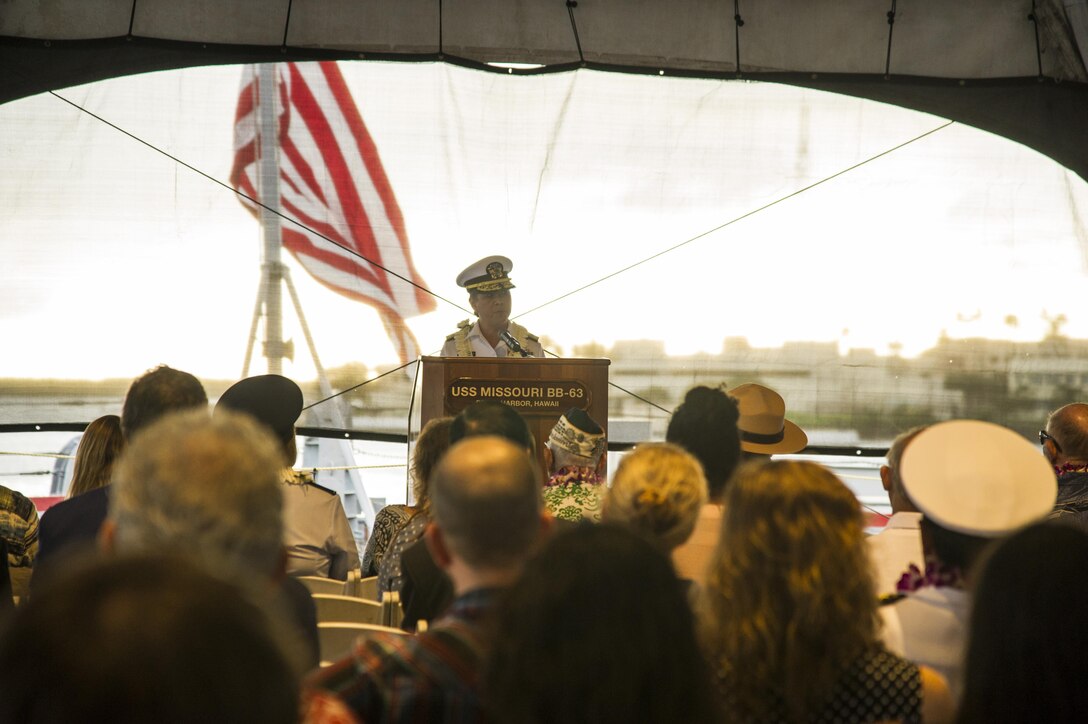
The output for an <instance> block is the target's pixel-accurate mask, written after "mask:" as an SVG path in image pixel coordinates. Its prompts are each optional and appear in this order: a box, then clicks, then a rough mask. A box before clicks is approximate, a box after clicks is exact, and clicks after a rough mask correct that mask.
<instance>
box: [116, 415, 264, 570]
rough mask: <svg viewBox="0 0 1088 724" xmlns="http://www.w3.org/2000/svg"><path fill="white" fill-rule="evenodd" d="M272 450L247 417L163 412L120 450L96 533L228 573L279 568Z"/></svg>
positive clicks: (122, 545) (129, 547) (121, 545)
mask: <svg viewBox="0 0 1088 724" xmlns="http://www.w3.org/2000/svg"><path fill="white" fill-rule="evenodd" d="M280 456H281V453H280V450H279V448H278V446H277V445H276V442H275V440H273V438H272V437H271V435H270V434H269V433H268V432H267V431H265V430H264V429H263V428H261V427H260V426H259V425H258V424H257V423H256V422H255V421H254V420H252V419H250V418H249V417H248V416H245V415H242V414H238V413H227V412H224V411H218V412H217V413H216V414H215V415H214V416H209V415H208V414H207V413H206V412H204V411H200V412H192V413H184V414H178V415H172V416H170V417H167V418H164V419H163V420H161V421H160V422H158V423H155V424H154V425H152V426H151V427H149V428H148V429H147V430H146V431H145V432H144V433H143V434H141V435H140V436H138V437H137V438H136V439H135V440H134V441H133V443H132V444H131V446H130V448H129V450H128V451H127V452H126V454H125V455H124V456H122V458H121V461H120V464H119V465H118V466H117V470H116V472H115V474H114V482H113V485H114V491H113V495H112V496H111V498H110V507H109V515H108V517H107V519H106V526H105V530H104V531H103V536H104V537H105V538H107V539H108V540H110V541H111V542H112V543H113V545H114V546H115V547H116V548H117V549H118V550H124V551H148V550H152V551H154V550H164V549H179V550H181V551H183V552H185V553H186V554H187V555H188V556H189V557H191V558H194V559H196V560H198V561H200V562H201V563H202V565H204V566H205V567H207V568H215V569H218V572H221V573H226V574H228V575H230V576H235V575H238V574H247V575H248V574H256V575H259V576H266V577H271V576H274V575H276V574H277V573H279V569H280V568H281V567H282V565H283V538H282V530H283V492H282V490H281V488H280V471H281V467H282V466H281V463H280Z"/></svg>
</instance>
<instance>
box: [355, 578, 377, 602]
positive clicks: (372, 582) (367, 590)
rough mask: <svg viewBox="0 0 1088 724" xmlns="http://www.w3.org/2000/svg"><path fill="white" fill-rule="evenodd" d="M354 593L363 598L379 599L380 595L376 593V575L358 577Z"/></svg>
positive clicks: (369, 599)
mask: <svg viewBox="0 0 1088 724" xmlns="http://www.w3.org/2000/svg"><path fill="white" fill-rule="evenodd" d="M355 591H356V593H355V595H356V596H358V597H359V598H365V599H366V600H368V601H380V600H381V597H380V596H379V595H378V577H377V576H370V577H368V578H360V579H359V582H358V583H357V584H356V586H355Z"/></svg>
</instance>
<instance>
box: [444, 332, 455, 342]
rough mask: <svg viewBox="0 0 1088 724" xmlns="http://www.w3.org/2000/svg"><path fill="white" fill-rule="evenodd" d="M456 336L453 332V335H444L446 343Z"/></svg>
mask: <svg viewBox="0 0 1088 724" xmlns="http://www.w3.org/2000/svg"><path fill="white" fill-rule="evenodd" d="M456 336H457V332H454V333H453V334H447V335H446V341H447V342H449V341H450V340H451V339H453V338H454V337H456Z"/></svg>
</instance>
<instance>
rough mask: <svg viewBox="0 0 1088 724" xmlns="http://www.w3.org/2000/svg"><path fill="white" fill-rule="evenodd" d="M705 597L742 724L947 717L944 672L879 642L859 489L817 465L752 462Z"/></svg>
mask: <svg viewBox="0 0 1088 724" xmlns="http://www.w3.org/2000/svg"><path fill="white" fill-rule="evenodd" d="M724 503H725V504H724V514H723V521H722V528H721V534H720V538H719V541H718V547H717V550H716V551H715V554H714V557H713V559H712V562H711V565H710V568H709V570H708V572H707V580H706V586H705V588H704V590H703V594H702V599H701V606H700V608H701V616H702V635H703V644H704V646H705V648H706V650H707V653H708V655H709V656H710V658H711V661H712V663H713V665H714V668H715V670H716V671H717V675H718V684H719V690H720V692H721V694H722V699H723V704H724V705H725V708H726V711H727V713H728V714H730V715H731V717H732V719H733V720H735V721H745V722H778V721H879V720H903V721H918V720H919V718H921V719H922V720H924V721H943V720H946V719H948V718H949V717H951V715H952V709H953V705H952V700H951V696H950V694H949V691H948V686H947V684H946V683H945V682H944V680H943V679H942V678H941V677H940V675H938V674H936V673H935V672H934V671H932V670H930V669H927V668H925V667H919V666H916V665H915V664H913V663H910V662H909V661H907V660H905V659H903V658H900V657H898V656H896V655H894V654H891V653H889V652H888V651H887V650H886V649H885V648H884V647H883V646H882V644H881V643H880V633H879V626H880V618H879V616H878V613H877V598H876V593H875V584H874V581H873V575H872V572H871V570H870V564H869V558H868V549H867V548H866V545H865V536H864V520H863V517H862V513H861V507H860V505H859V504H858V501H857V499H856V498H855V497H854V494H853V493H852V492H851V491H850V490H849V488H847V487H846V486H845V485H844V484H843V483H842V481H840V480H839V479H838V478H836V477H835V476H834V475H833V474H832V473H831V472H830V471H829V470H827V469H826V468H823V467H822V466H820V465H817V464H815V463H809V462H794V461H789V462H778V461H775V462H768V463H763V464H762V465H758V466H753V467H746V468H744V469H742V471H741V472H740V473H739V474H738V476H737V477H736V478H735V479H734V481H733V482H732V483H731V484H730V486H729V488H728V490H727V491H726V496H725V501H724Z"/></svg>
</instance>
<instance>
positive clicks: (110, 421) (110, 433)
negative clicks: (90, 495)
mask: <svg viewBox="0 0 1088 724" xmlns="http://www.w3.org/2000/svg"><path fill="white" fill-rule="evenodd" d="M124 445H125V438H124V435H122V434H121V418H120V416H118V415H103V416H102V417H100V418H98V419H97V420H94V421H93V422H91V423H90V424H89V425H87V429H86V430H84V431H83V435H82V437H80V438H79V447H78V448H76V458H75V463H74V465H73V467H72V483H71V485H69V486H68V495H67V496H66V497H68V498H74V497H76V496H77V495H82V494H83V493H87V492H90V491H91V490H95V489H97V488H101V487H104V486H106V485H109V482H110V475H112V474H113V463H114V461H115V460H117V458H118V457H119V456H120V455H121V450H122V448H123V447H124Z"/></svg>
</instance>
